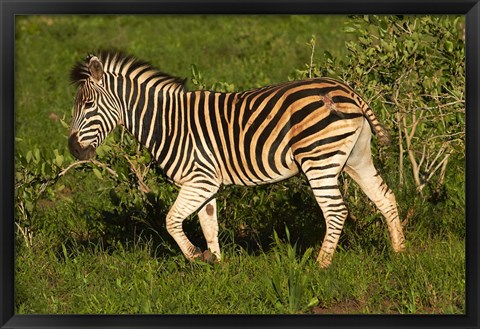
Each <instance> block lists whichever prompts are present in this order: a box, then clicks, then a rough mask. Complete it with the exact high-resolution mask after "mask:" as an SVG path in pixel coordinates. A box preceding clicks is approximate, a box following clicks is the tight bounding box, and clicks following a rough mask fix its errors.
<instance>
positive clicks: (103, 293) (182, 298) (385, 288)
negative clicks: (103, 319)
mask: <svg viewBox="0 0 480 329" xmlns="http://www.w3.org/2000/svg"><path fill="white" fill-rule="evenodd" d="M447 242H448V243H447ZM424 243H428V246H429V247H428V248H425V246H424ZM288 247H290V248H293V247H292V246H291V245H289V244H286V243H283V242H282V243H280V244H278V245H277V246H276V248H274V249H273V250H272V251H269V252H267V253H265V254H262V255H254V254H250V253H248V252H247V251H245V250H244V249H241V248H238V247H236V246H232V245H229V246H226V247H225V248H224V251H223V252H224V261H223V262H222V263H221V264H215V265H213V266H211V265H206V264H202V263H190V262H188V261H186V260H185V259H184V257H183V256H182V255H180V254H177V255H174V256H172V255H169V256H168V257H165V256H164V255H158V254H157V255H156V254H155V245H154V244H153V243H152V241H149V240H147V239H143V238H140V237H139V238H138V239H137V240H136V241H134V242H132V243H130V244H124V243H120V242H118V244H117V245H116V246H114V247H111V248H104V247H102V246H101V245H100V244H90V245H87V246H76V248H74V249H70V250H69V249H68V248H67V247H65V246H64V245H62V246H61V248H60V250H57V249H52V248H51V247H50V248H45V247H43V248H39V249H41V250H37V249H28V250H22V251H21V252H20V253H19V258H18V261H17V283H16V286H17V302H16V304H17V310H18V312H19V313H54V314H57V313H61V314H65V313H100V314H104V313H105V314H127V313H135V314H145V313H160V314H171V313H172V314H175V313H187V314H193V313H204V314H237V313H238V314H248V313H255V314H278V313H280V314H281V313H297V312H301V313H305V312H306V313H334V314H345V313H347V314H349V313H359V314H363V313H370V314H371V313H374V314H377V313H382V314H383V313H401V314H404V313H405V314H410V313H425V314H439V313H440V314H441V313H454V314H461V313H464V312H465V310H464V298H465V295H464V294H465V280H464V276H463V275H462V273H464V271H465V262H464V261H463V259H464V252H463V250H464V246H463V245H462V244H461V243H460V242H458V241H457V240H456V239H453V240H451V241H444V242H441V241H439V240H437V239H436V240H431V241H424V242H422V243H421V244H411V245H410V248H409V250H408V252H407V253H405V254H399V255H394V254H390V253H384V252H381V251H376V252H370V253H367V252H365V251H343V252H339V253H338V254H337V255H336V258H335V261H334V264H333V265H332V267H331V268H329V269H328V270H322V269H320V268H319V267H318V265H317V263H316V262H315V261H314V257H307V258H306V259H305V260H304V263H303V264H300V257H301V256H302V255H298V254H297V257H296V258H294V259H293V260H295V259H296V260H297V261H296V263H295V261H294V262H293V263H295V264H296V265H295V266H297V267H298V270H299V271H298V272H297V273H296V276H297V277H296V281H295V280H293V281H292V277H291V275H292V274H291V272H289V271H288V268H291V267H292V257H290V256H288V254H287V249H288ZM419 249H424V250H419ZM453 259H455V260H456V261H455V262H452V260H453ZM289 273H290V274H289ZM289 275H290V277H289ZM446 277H448V280H446V279H445V278H446ZM272 279H275V280H277V281H278V282H279V284H278V287H279V292H278V293H279V295H281V296H284V297H285V298H284V299H283V300H282V302H280V301H277V302H276V303H274V302H273V301H272V299H271V298H269V297H268V296H269V295H271V294H272V288H271V286H270V285H269V284H268V283H267V282H268V281H269V280H272ZM300 281H301V282H303V284H300ZM291 282H293V289H300V290H301V291H300V292H298V291H297V292H294V293H292V292H291V290H289V288H288V284H289V283H291ZM290 289H292V288H290ZM312 297H314V298H312ZM289 298H291V299H293V303H294V304H293V305H295V308H291V305H292V302H291V301H289ZM282 303H283V304H282Z"/></svg>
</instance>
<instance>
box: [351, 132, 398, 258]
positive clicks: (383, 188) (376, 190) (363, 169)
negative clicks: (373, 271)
mask: <svg viewBox="0 0 480 329" xmlns="http://www.w3.org/2000/svg"><path fill="white" fill-rule="evenodd" d="M369 129H370V128H369V127H368V126H367V128H364V129H363V130H362V133H361V134H360V136H359V139H358V141H357V144H356V145H355V147H354V149H353V150H352V152H351V154H350V157H349V158H348V160H347V163H346V165H345V171H346V172H347V173H348V174H349V176H350V177H352V178H353V180H355V181H356V182H357V184H358V185H359V186H360V188H361V189H362V190H363V191H364V192H365V194H366V195H367V196H368V197H369V198H370V200H372V201H373V202H374V203H375V205H376V206H377V208H378V209H379V210H380V211H381V212H382V214H383V216H384V217H385V218H386V223H387V226H388V231H389V234H390V239H391V241H392V247H393V250H394V251H395V252H401V251H403V250H404V249H405V237H404V235H403V228H402V224H401V222H400V218H399V216H398V209H397V202H396V200H395V195H394V194H393V192H392V190H390V188H388V186H387V184H385V182H384V181H383V179H382V178H381V177H380V175H379V173H378V171H377V169H376V168H375V167H374V165H373V161H372V155H371V150H370V131H369Z"/></svg>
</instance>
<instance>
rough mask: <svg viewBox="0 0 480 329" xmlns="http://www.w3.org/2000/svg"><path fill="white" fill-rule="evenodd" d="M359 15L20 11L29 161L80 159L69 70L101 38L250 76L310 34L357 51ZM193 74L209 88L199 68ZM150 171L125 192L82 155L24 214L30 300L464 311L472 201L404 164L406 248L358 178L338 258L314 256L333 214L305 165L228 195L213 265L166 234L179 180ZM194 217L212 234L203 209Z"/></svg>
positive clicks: (205, 69)
mask: <svg viewBox="0 0 480 329" xmlns="http://www.w3.org/2000/svg"><path fill="white" fill-rule="evenodd" d="M346 21H348V18H346V17H340V16H229V17H225V16H223V17H222V16H143V17H135V16H82V17H80V16H75V17H69V16H56V17H51V16H35V17H33V16H32V17H19V18H18V19H17V22H16V29H17V31H16V63H15V70H16V85H15V92H16V99H15V101H16V112H15V113H16V126H15V131H16V132H15V136H16V138H17V141H16V152H17V153H18V154H21V155H22V156H23V157H24V158H27V157H29V158H30V159H32V160H29V161H28V162H25V163H27V164H28V166H33V163H34V162H35V161H37V160H38V161H37V163H38V164H39V168H41V164H42V162H44V161H45V160H47V159H59V157H60V158H61V161H59V162H58V164H59V167H60V168H62V169H64V168H66V167H67V166H68V165H69V164H70V163H72V162H73V161H74V159H73V158H72V157H71V156H70V155H69V153H68V150H67V134H68V128H66V127H65V126H64V125H62V121H64V122H67V123H69V122H70V120H71V109H72V105H73V97H74V93H75V88H74V86H72V85H71V84H70V82H69V71H70V68H71V67H72V66H73V64H74V63H75V62H77V61H79V60H81V59H83V58H84V57H85V56H86V55H87V54H88V53H89V52H91V51H94V50H96V49H102V48H106V49H109V48H114V49H119V50H122V51H125V52H127V53H131V54H134V55H136V56H138V57H139V58H141V59H144V60H148V61H149V62H151V63H153V64H155V65H156V66H158V67H159V68H160V69H161V70H162V71H164V72H168V73H170V74H173V75H176V76H180V77H185V78H189V79H190V80H191V79H192V78H193V72H192V65H194V66H195V67H196V70H197V71H198V72H200V73H201V80H202V81H201V82H202V83H203V84H204V85H206V86H207V87H215V86H220V87H222V88H225V87H227V88H234V89H235V90H246V89H251V88H254V87H259V86H263V85H266V84H271V83H277V82H281V81H286V80H288V79H289V78H291V77H293V76H295V74H296V72H297V70H305V68H306V64H308V63H309V62H310V60H311V53H312V49H311V47H310V46H309V42H310V40H311V39H312V35H314V36H315V39H316V43H315V45H316V48H315V52H314V56H313V61H314V62H315V63H318V65H321V64H322V63H323V61H324V56H323V51H328V52H330V53H331V54H332V55H333V56H335V57H338V58H343V57H344V56H345V55H346V53H347V49H346V47H345V42H346V41H347V40H350V39H352V38H354V36H352V35H348V36H347V35H346V34H345V33H344V32H343V27H344V23H345V22H346ZM218 83H222V84H220V85H219V84H218ZM188 86H189V88H191V89H193V88H195V86H194V84H193V83H192V82H189V83H188ZM118 135H119V132H118V131H117V137H118ZM135 147H136V146H135V145H134V146H133V148H135ZM103 150H104V151H103V152H106V153H108V154H112V153H113V151H112V150H110V151H109V150H108V148H104V149H103ZM29 152H30V155H28V153H29ZM109 152H110V153H109ZM109 159H110V160H112V159H113V160H112V161H113V162H111V163H109V164H115V165H119V164H118V163H119V162H121V161H120V160H118V161H117V160H115V159H114V156H112V155H110V156H109ZM115 161H117V162H118V163H117V162H115ZM28 166H27V167H28ZM92 168H93V169H96V171H95V172H94V171H93V170H92ZM115 168H117V167H115ZM43 169H44V168H42V169H39V170H43ZM99 169H100V170H99ZM151 172H152V173H151V174H150V176H149V181H148V184H150V185H149V186H150V187H152V193H146V194H142V193H140V192H136V193H133V194H132V193H130V192H128V193H127V192H126V191H130V190H131V189H132V187H135V186H132V185H129V184H127V183H125V181H123V182H119V180H117V179H115V178H113V177H112V176H111V175H109V174H108V172H107V171H105V170H103V171H102V170H101V168H98V167H91V166H90V167H89V166H83V167H78V168H76V169H72V170H70V171H69V172H68V173H67V174H65V175H64V176H62V177H61V178H59V179H58V180H57V181H56V183H55V184H53V185H52V186H50V187H49V188H48V189H46V190H45V192H44V193H41V194H39V195H40V197H38V198H37V199H34V204H32V205H30V211H29V212H28V214H27V216H26V217H25V218H27V219H28V220H27V221H26V222H22V221H21V220H20V219H19V218H16V223H17V225H18V227H19V230H18V232H17V245H16V275H15V281H16V302H15V305H16V312H17V313H20V314H39V313H47V314H68V313H82V314H86V313H100V314H128V313H136V314H140V313H142V314H144V313H160V314H177V313H187V314H191V313H205V314H216V313H218V314H230V313H234V314H246V313H252V314H279V313H307V314H309V313H318V314H329V313H333V314H339V313H340V314H342V313H348V314H351V313H368V314H379V313H402V314H413V313H427V314H463V313H464V312H465V223H464V217H465V216H464V212H465V210H464V206H463V207H462V205H461V202H458V203H456V202H448V201H443V202H437V203H435V204H431V203H429V202H428V201H425V200H422V199H420V198H418V197H417V196H416V194H415V189H414V188H412V187H408V188H405V189H400V188H399V187H397V186H396V183H395V182H396V176H395V175H393V174H392V175H391V176H390V177H385V180H386V181H387V183H388V184H389V185H390V186H391V187H392V188H393V189H394V190H395V192H396V194H397V200H398V203H399V209H400V213H401V216H402V218H403V219H404V224H405V233H406V238H407V251H406V252H405V253H404V254H399V255H397V254H394V253H393V252H392V251H391V247H390V244H389V238H388V234H387V231H386V226H385V224H384V222H382V218H381V215H380V214H379V213H378V212H377V210H376V209H375V208H374V207H373V206H372V205H371V204H370V203H369V202H368V201H367V200H366V198H364V197H362V196H360V195H358V196H357V194H356V191H357V190H354V192H355V193H353V192H351V194H350V195H349V196H348V197H347V198H346V199H347V200H349V201H350V202H349V208H350V211H351V212H352V213H353V214H355V216H354V217H353V216H352V218H358V219H357V220H353V219H352V220H349V221H348V222H347V224H346V227H345V230H344V234H343V236H342V238H341V241H340V245H339V248H338V251H337V253H336V255H335V258H334V261H333V265H332V266H331V267H330V268H329V269H326V270H322V269H320V268H319V267H318V264H317V263H316V262H315V258H316V254H317V252H318V250H319V247H320V242H321V240H322V237H323V232H324V224H323V219H322V215H321V212H320V209H319V208H318V207H316V205H315V204H314V203H313V201H312V198H311V196H310V191H309V189H308V187H307V186H306V184H305V182H304V181H303V180H302V178H301V177H295V178H293V179H292V180H291V181H290V182H288V183H281V184H277V185H275V186H272V187H259V188H256V189H255V190H254V191H250V190H249V191H248V192H247V191H246V189H244V188H240V187H229V188H225V189H223V190H222V191H221V192H220V195H219V219H220V229H221V233H220V240H221V247H222V252H223V253H224V255H223V262H222V263H221V264H215V265H207V264H203V263H200V262H198V263H190V262H188V261H187V260H185V259H184V257H183V255H182V254H181V252H180V250H179V248H178V247H177V246H176V244H175V243H174V241H173V239H171V238H170V237H169V236H168V234H167V233H166V230H165V223H164V216H165V214H166V211H167V210H168V207H169V206H170V205H171V204H172V202H173V200H174V198H175V194H176V193H177V190H176V188H174V187H172V186H171V185H169V184H168V183H166V182H165V181H164V180H163V178H161V176H160V175H158V177H157V176H156V174H157V171H156V169H154V168H152V169H151ZM387 172H388V171H387ZM391 172H393V169H391ZM452 174H454V173H452V172H448V175H452ZM125 175H126V177H131V176H132V174H131V173H128V172H127V173H126V174H125ZM40 183H41V182H40ZM347 183H348V182H347V181H345V184H347ZM458 184H459V185H460V186H462V184H464V182H462V181H460V182H459V183H458ZM40 185H41V184H40ZM349 191H352V190H351V189H350V190H349ZM360 193H361V192H359V194H360ZM459 199H461V197H459ZM458 204H460V206H459V205H458ZM17 215H18V213H17ZM285 225H287V226H288V230H289V233H287V230H286V229H285ZM25 227H27V228H28V229H26V228H25ZM184 227H185V230H186V232H187V234H188V235H189V236H191V237H192V240H194V241H195V242H197V243H198V244H199V245H202V246H204V245H205V243H204V241H203V238H202V235H201V231H200V228H199V224H198V221H197V219H196V218H195V217H192V218H190V219H188V220H187V221H186V222H185V224H184ZM20 229H21V230H20ZM274 230H275V231H276V232H277V233H278V236H279V237H278V238H277V239H276V238H275V234H274ZM288 237H289V238H288Z"/></svg>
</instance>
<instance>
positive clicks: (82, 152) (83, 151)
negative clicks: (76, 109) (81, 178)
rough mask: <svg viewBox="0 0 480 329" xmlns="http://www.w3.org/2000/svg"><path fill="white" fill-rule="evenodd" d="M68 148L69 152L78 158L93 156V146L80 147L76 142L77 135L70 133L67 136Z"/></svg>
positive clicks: (84, 158)
mask: <svg viewBox="0 0 480 329" xmlns="http://www.w3.org/2000/svg"><path fill="white" fill-rule="evenodd" d="M68 148H69V149H70V153H72V155H73V156H74V157H75V158H77V159H79V160H89V159H92V158H93V157H94V156H95V148H94V147H93V146H92V145H88V146H87V147H82V145H80V143H79V142H78V135H77V134H76V133H75V134H72V135H70V137H69V138H68Z"/></svg>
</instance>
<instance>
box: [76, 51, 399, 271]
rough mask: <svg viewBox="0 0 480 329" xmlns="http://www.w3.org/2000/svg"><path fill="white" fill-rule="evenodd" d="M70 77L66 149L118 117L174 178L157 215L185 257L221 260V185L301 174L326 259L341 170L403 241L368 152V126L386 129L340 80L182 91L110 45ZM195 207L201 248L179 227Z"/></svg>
mask: <svg viewBox="0 0 480 329" xmlns="http://www.w3.org/2000/svg"><path fill="white" fill-rule="evenodd" d="M71 76H72V80H73V81H74V82H75V83H77V85H78V91H77V95H76V98H75V112H74V118H73V120H72V126H71V129H70V137H69V147H70V150H71V152H72V154H73V155H75V156H76V157H78V158H80V159H86V158H91V157H93V156H94V155H95V148H96V147H98V145H100V143H101V142H102V141H103V140H104V139H105V137H106V136H107V134H108V133H109V132H111V131H112V130H113V129H114V127H115V126H116V125H118V124H120V125H124V126H125V128H126V129H127V130H128V131H130V132H131V133H132V134H133V135H134V136H135V137H136V138H137V139H138V140H139V142H140V143H141V144H142V145H144V146H145V147H146V148H147V149H148V150H149V151H150V152H151V153H152V155H153V156H154V157H155V159H156V160H157V162H158V163H159V165H160V167H161V168H162V169H163V170H164V172H165V174H166V175H167V176H168V177H169V178H170V179H171V180H172V181H173V182H175V183H176V184H177V185H179V186H181V189H180V192H179V195H178V197H177V199H176V201H175V203H174V205H173V206H172V208H171V210H170V211H169V213H168V215H167V219H166V220H167V230H168V232H169V233H170V234H171V235H172V236H173V238H174V239H175V240H176V242H177V243H178V245H179V246H180V248H181V250H182V252H183V253H184V254H185V256H186V257H188V258H190V259H194V258H203V259H207V260H211V259H212V258H216V259H217V260H220V258H221V253H220V248H219V244H218V223H217V211H216V202H215V194H216V192H217V191H218V189H219V187H220V186H221V185H222V184H225V185H228V184H237V185H246V186H252V185H258V184H266V183H274V182H277V181H280V180H283V179H287V178H289V177H291V176H293V175H296V174H298V173H299V172H302V173H303V174H305V176H306V177H307V179H308V181H309V183H310V186H311V188H312V191H313V194H314V195H315V198H316V200H317V202H318V204H319V206H320V208H321V209H322V211H323V214H324V217H325V220H326V235H325V238H324V241H323V244H322V248H321V250H320V253H319V255H318V258H317V260H318V261H319V263H320V265H321V266H323V267H326V266H328V265H329V264H330V263H331V259H332V255H333V252H334V250H335V248H336V245H337V243H338V238H339V236H340V233H341V231H342V228H343V224H344V221H345V219H346V216H347V209H346V206H345V204H344V202H343V200H342V196H341V194H340V191H339V188H338V182H337V180H338V175H339V174H340V172H341V171H342V170H345V171H346V172H347V173H348V174H349V175H350V176H351V177H352V178H353V179H354V180H355V181H356V182H357V183H358V184H359V185H360V187H361V188H362V190H363V191H364V192H365V193H366V194H367V196H368V197H369V198H370V199H371V200H372V201H373V202H374V203H375V204H376V205H377V207H378V208H379V209H380V211H381V212H382V213H383V215H384V216H385V217H386V219H387V224H388V228H389V232H390V236H391V239H392V245H393V249H394V250H395V251H401V250H403V249H404V245H405V239H404V236H403V233H402V227H401V225H400V220H399V217H398V211H397V206H396V201H395V197H394V194H393V192H392V191H391V190H390V189H389V188H388V187H387V186H386V185H385V183H384V182H383V180H382V178H381V177H380V176H379V174H378V172H377V170H376V169H375V168H374V166H373V162H372V157H371V151H370V140H371V132H372V130H373V132H374V133H375V134H376V135H377V137H378V140H379V141H380V142H381V143H383V144H385V143H387V142H388V139H389V136H388V133H387V132H386V130H385V129H384V128H383V127H382V126H381V124H380V123H379V121H378V120H377V118H376V116H375V114H374V112H373V111H372V109H371V108H370V107H369V106H368V105H367V104H366V103H365V101H364V100H363V99H362V98H361V97H360V96H359V95H358V94H357V93H355V92H354V91H353V90H352V89H351V88H350V87H348V86H347V85H345V84H343V83H341V82H339V81H336V80H334V79H330V78H315V79H309V80H303V81H293V82H287V83H283V84H278V85H274V86H267V87H264V88H260V89H255V90H250V91H246V92H238V93H219V92H212V91H187V90H186V89H185V87H184V81H182V80H180V79H178V78H176V77H172V76H169V75H166V74H164V73H161V72H160V71H158V70H157V69H155V68H154V67H153V66H151V65H150V64H148V63H145V62H142V61H139V60H137V59H135V58H133V57H130V56H125V55H122V54H118V53H109V52H101V53H100V54H99V55H98V56H93V55H92V56H89V58H88V59H87V61H86V62H80V63H78V64H77V65H76V66H75V67H74V69H73V70H72V73H71ZM196 211H198V215H199V219H200V224H201V226H202V230H203V232H204V235H205V238H206V241H207V246H208V250H207V251H205V252H202V251H201V250H200V249H199V248H198V247H196V246H194V245H193V244H192V243H191V242H190V241H189V240H188V238H187V237H186V235H185V233H184V232H183V229H182V222H183V220H184V219H185V218H186V217H188V216H189V215H190V214H192V213H194V212H196ZM212 253H213V255H212Z"/></svg>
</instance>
